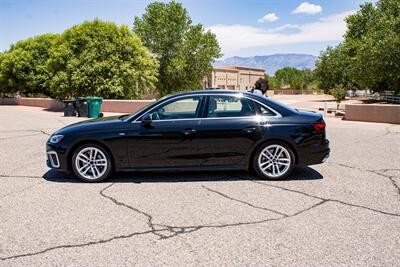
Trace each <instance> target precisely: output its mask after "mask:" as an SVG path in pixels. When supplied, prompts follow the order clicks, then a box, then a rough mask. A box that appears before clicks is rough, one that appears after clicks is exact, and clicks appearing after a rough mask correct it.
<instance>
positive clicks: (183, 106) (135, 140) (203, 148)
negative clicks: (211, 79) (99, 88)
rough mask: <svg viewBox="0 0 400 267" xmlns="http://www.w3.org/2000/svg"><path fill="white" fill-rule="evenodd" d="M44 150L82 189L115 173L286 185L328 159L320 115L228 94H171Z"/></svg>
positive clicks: (79, 129)
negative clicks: (219, 174)
mask: <svg viewBox="0 0 400 267" xmlns="http://www.w3.org/2000/svg"><path fill="white" fill-rule="evenodd" d="M46 150H47V165H48V166H49V167H50V168H52V169H56V170H60V171H67V172H73V173H74V174H75V175H76V176H77V177H78V178H80V179H81V180H82V181H85V182H99V181H102V180H104V179H106V178H107V177H109V176H110V175H111V174H112V173H113V172H114V171H120V172H121V171H185V170H186V171H194V170H196V171H199V170H251V171H254V172H256V173H257V174H258V175H259V176H260V177H261V178H263V179H284V178H286V177H288V176H289V175H290V173H291V172H292V170H293V168H294V167H295V166H306V165H313V164H319V163H322V162H324V161H325V160H326V159H327V158H328V156H329V152H330V149H329V141H328V140H327V139H326V135H325V122H324V120H323V117H322V115H321V114H318V113H313V112H306V111H300V110H296V109H292V108H290V107H288V106H286V105H283V104H281V103H279V102H276V101H274V100H271V99H269V98H267V97H264V96H261V95H258V94H252V93H248V92H240V91H230V90H203V91H190V92H183V93H178V94H173V95H169V96H167V97H164V98H162V99H160V100H159V101H157V102H155V103H153V104H151V105H149V106H147V107H145V108H143V109H142V110H139V111H137V112H135V113H133V114H128V115H122V116H115V117H105V118H97V119H92V120H88V121H83V122H79V123H76V124H72V125H70V126H67V127H65V128H62V129H60V130H58V131H56V132H55V133H54V134H53V135H52V136H51V137H50V138H49V140H48V141H47V145H46Z"/></svg>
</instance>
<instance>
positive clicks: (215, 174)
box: [43, 167, 323, 183]
mask: <svg viewBox="0 0 400 267" xmlns="http://www.w3.org/2000/svg"><path fill="white" fill-rule="evenodd" d="M43 178H44V179H45V180H46V181H48V182H55V183H81V181H80V180H79V179H78V178H76V177H75V176H74V175H73V174H71V173H62V172H57V171H54V170H49V171H47V172H46V173H45V174H44V175H43ZM320 179H323V176H322V175H321V174H320V173H319V172H318V171H316V170H314V169H312V168H310V167H296V168H295V169H294V170H293V173H292V174H291V175H290V176H289V177H288V178H287V179H285V181H302V180H320ZM239 180H262V179H260V178H259V177H258V176H257V175H255V174H254V173H252V172H245V171H196V172H194V171H191V172H129V173H114V174H113V175H112V176H111V178H109V179H107V180H105V181H104V182H106V183H107V182H112V183H184V182H210V181H215V182H218V181H221V182H222V181H239Z"/></svg>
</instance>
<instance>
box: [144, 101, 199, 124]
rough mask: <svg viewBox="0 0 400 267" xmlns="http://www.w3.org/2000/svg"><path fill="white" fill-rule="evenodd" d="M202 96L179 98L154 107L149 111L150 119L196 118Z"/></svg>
mask: <svg viewBox="0 0 400 267" xmlns="http://www.w3.org/2000/svg"><path fill="white" fill-rule="evenodd" d="M202 98H203V97H202V96H191V97H185V98H180V99H178V100H175V101H172V102H169V103H167V104H164V105H162V106H161V107H158V108H156V109H155V110H153V111H152V112H151V118H152V120H175V119H192V118H197V117H198V114H199V109H200V103H201V100H202Z"/></svg>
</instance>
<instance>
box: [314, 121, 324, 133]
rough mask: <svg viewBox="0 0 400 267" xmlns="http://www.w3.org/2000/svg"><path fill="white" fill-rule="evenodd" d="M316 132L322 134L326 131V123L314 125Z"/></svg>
mask: <svg viewBox="0 0 400 267" xmlns="http://www.w3.org/2000/svg"><path fill="white" fill-rule="evenodd" d="M313 126H314V130H315V131H316V132H317V133H322V132H323V131H324V130H325V127H326V124H325V122H318V123H314V125H313Z"/></svg>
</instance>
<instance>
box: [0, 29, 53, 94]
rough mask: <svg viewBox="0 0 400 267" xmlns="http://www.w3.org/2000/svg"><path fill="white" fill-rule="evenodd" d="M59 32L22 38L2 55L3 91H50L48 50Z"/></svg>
mask: <svg viewBox="0 0 400 267" xmlns="http://www.w3.org/2000/svg"><path fill="white" fill-rule="evenodd" d="M57 38H58V35H54V34H43V35H39V36H36V37H32V38H28V39H26V40H23V41H19V42H17V43H16V44H14V45H12V46H11V48H10V49H9V50H8V51H6V52H4V53H2V54H1V56H0V92H2V93H3V94H10V95H12V94H14V93H17V92H19V93H20V94H23V95H34V94H38V93H40V94H44V95H47V94H49V91H50V89H49V86H48V80H49V79H50V74H49V71H48V68H47V61H48V59H49V49H50V47H51V46H52V45H53V43H54V41H55V40H56V39H57Z"/></svg>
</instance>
